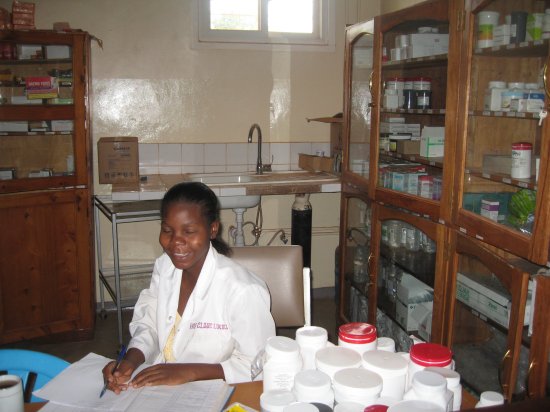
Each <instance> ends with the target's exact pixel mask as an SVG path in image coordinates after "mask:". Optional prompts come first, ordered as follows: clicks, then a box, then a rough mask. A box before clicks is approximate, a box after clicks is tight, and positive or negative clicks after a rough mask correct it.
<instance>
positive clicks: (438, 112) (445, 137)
mask: <svg viewBox="0 0 550 412" xmlns="http://www.w3.org/2000/svg"><path fill="white" fill-rule="evenodd" d="M450 4H452V2H449V1H427V2H422V3H420V4H419V5H417V6H415V7H412V8H409V9H405V10H404V11H399V12H396V13H391V14H388V15H383V16H381V17H380V18H379V19H376V23H377V31H378V30H379V32H380V36H379V42H377V46H378V47H377V48H376V49H375V50H376V52H377V53H378V54H376V56H377V57H378V58H377V59H376V60H375V61H376V64H375V73H376V74H377V75H376V79H375V82H374V85H373V91H374V92H373V94H374V96H377V97H376V103H375V104H374V106H375V109H374V118H375V119H377V121H376V122H375V125H374V126H373V127H372V134H371V140H372V141H373V145H372V148H373V152H372V156H373V158H375V159H376V160H375V161H374V162H372V164H371V175H372V176H373V187H375V194H374V198H375V199H376V200H379V201H382V202H385V203H392V204H394V205H398V206H401V207H406V208H407V209H411V210H414V211H416V212H418V213H422V214H429V215H430V216H434V217H440V214H441V211H440V204H446V203H445V202H441V199H442V197H447V196H448V195H449V194H448V193H447V192H448V188H449V186H448V185H446V184H445V182H447V181H450V180H446V179H451V178H452V176H451V174H452V171H453V168H452V167H448V168H447V167H444V165H445V164H449V163H450V159H451V158H452V156H453V153H452V150H449V149H448V148H449V147H451V146H452V136H453V133H452V129H453V127H454V126H453V125H454V123H453V121H454V119H453V118H451V119H449V120H448V119H447V113H449V107H448V105H451V106H452V107H455V104H456V103H455V101H456V98H457V96H456V94H452V95H451V96H449V97H448V96H447V82H448V78H449V70H448V62H449V52H450V43H449V42H450V35H449V33H450V30H452V27H454V26H453V23H452V22H451V21H450V20H449V16H450V14H449V12H450ZM447 169H448V170H447ZM447 174H448V175H447ZM445 213H447V217H445ZM448 213H450V212H444V213H443V218H444V219H445V220H448V219H449V218H448Z"/></svg>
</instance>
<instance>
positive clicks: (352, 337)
mask: <svg viewBox="0 0 550 412" xmlns="http://www.w3.org/2000/svg"><path fill="white" fill-rule="evenodd" d="M338 338H339V339H341V340H342V341H344V342H348V343H359V344H360V343H370V342H374V341H375V340H376V327H375V326H373V325H370V324H368V323H364V322H352V323H346V324H344V325H342V326H340V327H339V328H338Z"/></svg>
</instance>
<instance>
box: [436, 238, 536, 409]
mask: <svg viewBox="0 0 550 412" xmlns="http://www.w3.org/2000/svg"><path fill="white" fill-rule="evenodd" d="M452 250H453V256H452V258H451V266H452V268H451V273H452V279H453V281H452V282H451V284H450V285H449V287H448V289H447V291H448V293H449V296H448V300H449V311H448V313H447V314H448V317H449V320H448V323H447V324H448V325H449V326H448V330H447V333H448V336H447V344H449V346H450V347H451V349H452V351H453V358H454V360H455V363H456V365H455V366H456V370H457V372H459V373H460V376H461V381H462V384H463V385H464V386H466V387H468V388H469V389H470V390H472V391H473V392H474V393H476V394H477V395H478V396H479V394H480V393H481V392H484V391H497V392H501V393H503V394H504V396H505V397H506V399H508V400H509V401H510V400H512V399H516V398H520V397H523V396H524V392H525V382H526V379H527V373H528V372H527V371H528V366H527V365H528V351H529V331H528V325H529V323H530V320H531V299H532V296H531V289H532V282H529V274H528V273H527V272H525V271H524V270H523V269H522V268H520V267H518V266H516V265H514V264H513V261H510V260H508V259H506V258H505V257H504V256H500V255H497V254H496V251H494V250H490V249H489V248H488V246H487V245H486V244H483V243H482V242H480V241H477V240H475V239H472V238H470V237H467V236H465V235H463V234H461V233H458V232H453V236H452Z"/></svg>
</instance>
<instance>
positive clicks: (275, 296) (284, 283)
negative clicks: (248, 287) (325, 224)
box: [232, 245, 311, 328]
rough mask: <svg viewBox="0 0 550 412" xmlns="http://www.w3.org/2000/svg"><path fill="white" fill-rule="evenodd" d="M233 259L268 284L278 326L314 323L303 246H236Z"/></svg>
mask: <svg viewBox="0 0 550 412" xmlns="http://www.w3.org/2000/svg"><path fill="white" fill-rule="evenodd" d="M232 258H233V259H234V260H235V261H237V262H239V263H240V264H241V265H243V266H244V267H246V268H247V269H248V270H250V271H251V272H253V273H255V274H256V275H257V276H258V277H260V278H261V279H263V280H264V282H265V283H266V284H267V287H268V289H269V292H270V293H271V314H272V315H273V319H274V320H275V326H276V327H278V328H280V327H283V328H284V327H301V326H304V325H310V324H311V290H310V287H311V281H310V269H309V268H304V267H303V258H302V247H301V246H298V245H288V246H244V247H234V248H233V255H232Z"/></svg>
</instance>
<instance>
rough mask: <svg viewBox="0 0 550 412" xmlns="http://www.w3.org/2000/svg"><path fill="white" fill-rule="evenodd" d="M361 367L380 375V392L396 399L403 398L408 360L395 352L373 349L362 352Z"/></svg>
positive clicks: (381, 394)
mask: <svg viewBox="0 0 550 412" xmlns="http://www.w3.org/2000/svg"><path fill="white" fill-rule="evenodd" d="M363 368H365V369H366V370H369V371H372V372H376V373H377V374H379V375H380V376H381V377H382V392H381V393H380V396H387V397H389V398H394V399H397V400H401V399H403V395H404V393H405V385H406V384H407V371H408V362H407V361H406V360H405V359H404V358H403V357H402V356H401V355H398V354H397V353H393V352H387V351H381V350H373V351H369V352H365V353H363Z"/></svg>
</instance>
